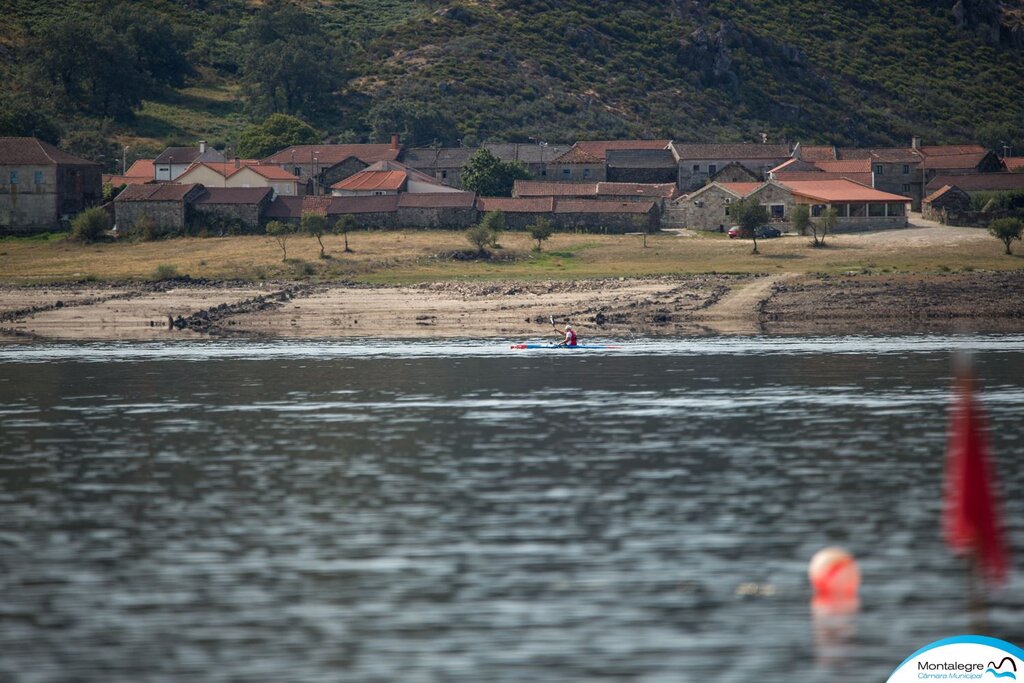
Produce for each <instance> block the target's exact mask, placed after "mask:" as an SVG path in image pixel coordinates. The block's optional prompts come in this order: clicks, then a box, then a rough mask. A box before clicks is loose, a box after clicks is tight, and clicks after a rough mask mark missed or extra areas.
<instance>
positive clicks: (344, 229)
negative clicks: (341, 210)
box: [334, 214, 359, 254]
mask: <svg viewBox="0 0 1024 683" xmlns="http://www.w3.org/2000/svg"><path fill="white" fill-rule="evenodd" d="M358 227H359V224H358V223H356V217H355V216H353V215H352V214H345V215H344V216H342V217H341V218H339V219H338V222H337V223H335V224H334V231H335V232H337V233H340V234H341V235H343V236H344V237H345V250H344V251H345V253H346V254H351V253H352V250H351V249H349V248H348V234H349V233H350V232H352V231H353V230H355V229H356V228H358Z"/></svg>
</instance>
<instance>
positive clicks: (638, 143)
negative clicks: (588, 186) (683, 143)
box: [546, 140, 671, 182]
mask: <svg viewBox="0 0 1024 683" xmlns="http://www.w3.org/2000/svg"><path fill="white" fill-rule="evenodd" d="M670 142H671V140H588V141H583V142H577V143H576V144H575V145H573V146H572V147H571V148H570V149H569V150H568V151H566V152H565V153H564V154H562V155H561V156H559V157H556V158H555V159H553V160H552V161H551V163H550V164H548V174H547V176H546V177H547V179H548V180H554V181H558V182H579V181H587V180H593V181H604V180H611V178H609V177H608V169H607V163H608V156H607V155H608V152H609V151H626V150H633V151H636V150H655V151H656V150H665V149H668V146H669V143H670ZM620 163H627V162H626V160H622V161H620ZM637 163H639V162H637ZM621 170H623V171H624V170H625V169H621ZM640 182H643V181H640Z"/></svg>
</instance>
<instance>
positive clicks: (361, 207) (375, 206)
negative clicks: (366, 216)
mask: <svg viewBox="0 0 1024 683" xmlns="http://www.w3.org/2000/svg"><path fill="white" fill-rule="evenodd" d="M329 199H330V200H331V205H330V207H329V208H328V209H327V213H328V215H330V216H337V215H339V214H345V213H356V214H358V213H391V212H392V211H397V210H398V197H397V196H396V195H393V194H391V195H377V196H368V197H330V198H329Z"/></svg>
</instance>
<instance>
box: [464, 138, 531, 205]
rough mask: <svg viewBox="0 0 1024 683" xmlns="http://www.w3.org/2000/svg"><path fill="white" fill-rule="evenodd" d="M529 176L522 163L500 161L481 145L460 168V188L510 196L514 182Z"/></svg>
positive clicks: (488, 194)
mask: <svg viewBox="0 0 1024 683" xmlns="http://www.w3.org/2000/svg"><path fill="white" fill-rule="evenodd" d="M530 178H531V175H530V172H529V171H528V170H527V169H526V166H524V165H523V164H522V163H520V162H518V161H502V160H501V159H499V158H498V157H496V156H495V155H494V154H493V153H492V152H491V151H490V150H488V149H487V148H486V147H481V148H480V149H479V150H477V152H476V154H474V155H473V156H471V157H470V158H469V161H468V162H467V163H466V166H465V168H463V169H462V188H463V189H465V190H469V191H471V192H476V193H477V194H478V195H481V196H483V197H511V196H512V186H513V185H514V184H515V182H516V181H517V180H529V179H530Z"/></svg>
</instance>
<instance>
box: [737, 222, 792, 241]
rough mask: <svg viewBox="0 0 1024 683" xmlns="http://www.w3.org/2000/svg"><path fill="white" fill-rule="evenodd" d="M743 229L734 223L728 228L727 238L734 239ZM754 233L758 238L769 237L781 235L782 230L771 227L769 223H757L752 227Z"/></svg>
mask: <svg viewBox="0 0 1024 683" xmlns="http://www.w3.org/2000/svg"><path fill="white" fill-rule="evenodd" d="M742 230H743V228H741V227H740V226H738V225H734V226H733V227H731V228H729V239H736V238H737V237H739V236H740V232H741V231H742ZM754 235H755V236H756V237H757V239H759V240H766V239H771V238H772V237H782V231H781V230H779V229H778V228H773V227H772V226H770V225H759V226H757V227H756V228H754Z"/></svg>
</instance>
